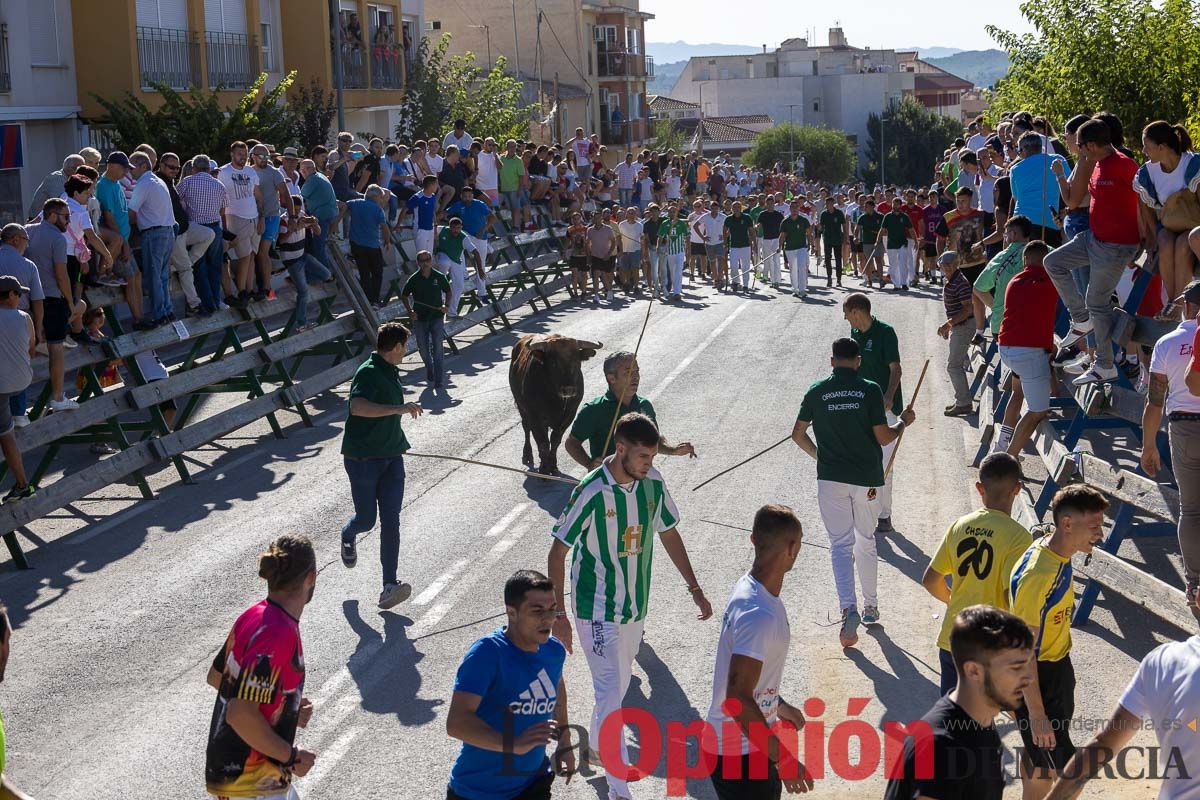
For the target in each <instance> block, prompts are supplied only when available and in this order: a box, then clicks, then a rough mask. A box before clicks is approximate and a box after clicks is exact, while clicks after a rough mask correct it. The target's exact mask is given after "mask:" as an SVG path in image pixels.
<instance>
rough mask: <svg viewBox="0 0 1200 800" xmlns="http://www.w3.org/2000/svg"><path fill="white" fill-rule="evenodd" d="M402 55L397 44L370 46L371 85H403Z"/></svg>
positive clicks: (383, 86) (389, 86)
mask: <svg viewBox="0 0 1200 800" xmlns="http://www.w3.org/2000/svg"><path fill="white" fill-rule="evenodd" d="M402 57H403V52H402V51H401V48H400V45H398V44H377V45H374V46H373V47H372V48H371V86H372V87H374V88H376V89H400V88H402V87H403V85H404V84H403V71H402V70H401V68H400V59H401V58H402Z"/></svg>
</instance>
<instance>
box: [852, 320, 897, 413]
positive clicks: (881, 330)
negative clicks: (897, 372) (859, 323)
mask: <svg viewBox="0 0 1200 800" xmlns="http://www.w3.org/2000/svg"><path fill="white" fill-rule="evenodd" d="M871 320H872V322H871V327H870V328H867V330H866V331H860V330H859V329H858V328H851V329H850V338H852V339H854V341H856V342H858V352H859V355H861V356H862V363H861V364H860V365H859V367H858V375H859V377H860V378H866V379H867V380H869V381H870V382H871V383H873V384H875V385H876V386H878V387H879V391H881V392H883V393H884V394H887V387H888V384H889V383H890V382H891V380H892V370H891V367H890V366H889V365H890V364H895V363H898V362H899V361H900V340H899V339H898V338H897V337H896V329H895V328H893V327H892V326H891V325H888V324H887V323H886V322H880V321H879V320H877V319H875V317H871ZM901 394H902V392H901V390H900V389H899V388H897V389H896V396H895V397H894V398H892V408H891V411H892V413H893V414H895V415H896V416H900V412H901V411H903V410H904V399H903V398H902V397H901Z"/></svg>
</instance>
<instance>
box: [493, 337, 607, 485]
mask: <svg viewBox="0 0 1200 800" xmlns="http://www.w3.org/2000/svg"><path fill="white" fill-rule="evenodd" d="M603 346H604V345H603V344H601V343H600V342H589V341H585V340H583V339H573V338H571V337H569V336H559V335H557V334H553V335H548V334H543V333H534V334H530V335H528V336H522V337H521V338H520V339H518V340H517V343H516V345H515V346H514V347H513V351H512V360H511V362H510V363H509V367H508V384H509V386H510V387H511V388H512V393H513V400H514V401H515V402H516V404H517V412H518V413H519V414H520V415H521V427H522V428H524V429H525V449H524V450H523V451H522V452H521V461H522V463H524V464H526V465H528V466H531V467H532V466H533V448H532V447H531V446H530V444H529V435H530V434H533V439H534V441H535V442H537V446H538V461H539V464H538V472H540V473H542V474H543V475H549V474H552V473H554V472H557V471H558V445H559V444H560V443H561V442H562V438H563V434H564V433H566V431H567V430H568V428H570V425H571V422H572V421H573V420H574V419H575V412H576V411H578V410H579V403H580V401H581V400H583V369H582V367H581V365H582V363H583V362H584V361H587V360H588V359H589V358H591V357H592V356H594V355H596V351H597V350H599V349H600V348H602V347H603Z"/></svg>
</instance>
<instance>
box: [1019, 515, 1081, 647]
mask: <svg viewBox="0 0 1200 800" xmlns="http://www.w3.org/2000/svg"><path fill="white" fill-rule="evenodd" d="M1049 540H1050V537H1049V536H1047V537H1045V538H1043V539H1038V540H1037V541H1036V542H1034V543H1033V544H1032V545H1030V547H1029V549H1028V550H1026V551H1025V554H1024V555H1023V556H1021V558H1020V560H1019V561H1018V562H1017V565H1016V566H1015V567H1014V568H1013V571H1012V579H1011V581H1010V583H1009V598H1010V599H1011V601H1012V612H1013V613H1014V614H1016V615H1017V616H1018V617H1020V618H1021V619H1022V620H1024V621H1025V624H1026V625H1028V626H1029V627H1030V628H1037V629H1038V634H1037V638H1036V639H1035V640H1034V643H1033V648H1034V652H1035V653H1036V654H1037V660H1038V661H1061V660H1063V659H1064V658H1066V657H1067V656H1068V655H1069V654H1070V652H1071V616H1072V615H1073V614H1074V611H1075V589H1074V586H1073V585H1072V583H1071V574H1072V571H1071V559H1069V558H1063V557H1062V556H1060V555H1059V554H1058V553H1056V552H1054V551H1053V550H1051V549H1050V547H1049V544H1048V542H1049Z"/></svg>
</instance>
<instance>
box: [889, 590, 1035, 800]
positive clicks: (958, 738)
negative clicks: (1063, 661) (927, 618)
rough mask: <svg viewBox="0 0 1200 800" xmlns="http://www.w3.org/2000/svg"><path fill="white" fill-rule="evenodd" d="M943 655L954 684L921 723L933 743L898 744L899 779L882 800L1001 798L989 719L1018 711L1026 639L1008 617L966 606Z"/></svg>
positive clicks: (996, 743) (996, 739) (918, 739)
mask: <svg viewBox="0 0 1200 800" xmlns="http://www.w3.org/2000/svg"><path fill="white" fill-rule="evenodd" d="M950 650H951V652H952V653H953V654H954V664H955V667H956V668H957V670H958V685H957V686H956V687H955V689H954V690H953V691H951V692H950V693H949V694H947V695H945V696H943V697H942V698H941V699H939V700H938V701H937V702H936V703H934V704H933V708H931V709H929V713H927V714H926V715H925V716H924V717H922V718H921V721H922V722H924V723H925V724H927V725H928V726H929V728H930V729H931V730H932V732H933V736H932V737H930V736H923V737H922V736H913V737H911V738H908V739H906V740H905V742H904V756H903V760H902V764H903V774H902V776H901V777H898V778H893V779H891V780H890V781H888V785H887V789H886V790H885V791H884V795H883V796H884V800H913V798H928V800H957V799H958V798H971V800H999V798H1000V797H1001V795H1002V794H1003V792H1004V771H1003V768H1002V766H1001V765H1002V754H1003V751H1002V748H1001V744H1000V735H999V734H998V733H997V732H996V728H995V726H994V725H993V720H994V719H995V717H996V715H997V714H999V713H1000V712H1001V711H1014V710H1015V709H1016V708H1017V706H1019V705H1020V704H1021V694H1022V692H1024V691H1025V690H1026V689H1027V687H1028V685H1029V677H1030V669H1029V662H1030V659H1032V658H1033V635H1032V634H1031V633H1030V631H1029V628H1028V627H1026V625H1025V623H1024V622H1022V621H1021V620H1020V618H1018V617H1017V616H1015V615H1013V614H1010V613H1008V612H1007V611H1001V610H999V609H997V608H992V607H991V606H983V605H979V606H970V607H968V608H964V609H963V610H962V611H960V612H959V613H958V615H957V616H955V618H954V627H953V629H952V630H951V631H950ZM930 764H932V769H930V768H929V765H930ZM898 766H899V765H898ZM922 767H925V768H924V769H922Z"/></svg>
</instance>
